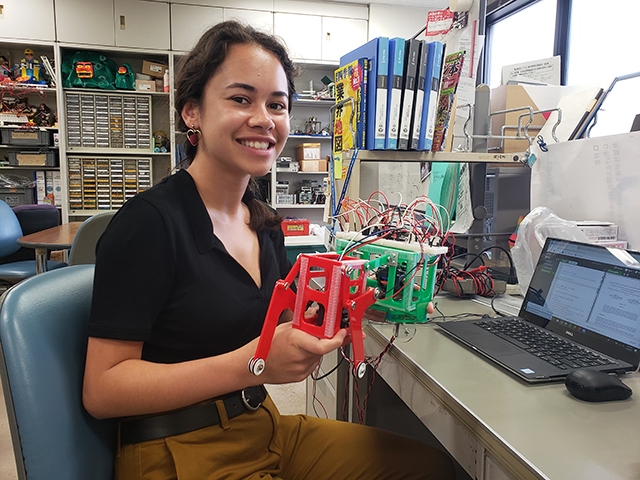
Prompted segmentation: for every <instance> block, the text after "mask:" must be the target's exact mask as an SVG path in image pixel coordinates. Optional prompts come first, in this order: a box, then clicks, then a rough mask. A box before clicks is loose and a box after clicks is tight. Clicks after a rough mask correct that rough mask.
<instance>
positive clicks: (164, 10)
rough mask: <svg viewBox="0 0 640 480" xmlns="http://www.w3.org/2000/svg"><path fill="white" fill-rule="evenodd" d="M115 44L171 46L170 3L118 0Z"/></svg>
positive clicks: (116, 3)
mask: <svg viewBox="0 0 640 480" xmlns="http://www.w3.org/2000/svg"><path fill="white" fill-rule="evenodd" d="M115 29H116V30H115V31H116V46H118V47H134V48H150V49H158V50H169V49H170V48H171V39H170V33H169V32H170V28H169V5H168V4H166V3H153V2H141V1H138V2H132V1H131V0H115Z"/></svg>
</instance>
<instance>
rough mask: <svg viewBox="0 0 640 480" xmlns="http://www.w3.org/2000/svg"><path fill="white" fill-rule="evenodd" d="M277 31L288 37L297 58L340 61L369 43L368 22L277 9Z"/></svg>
mask: <svg viewBox="0 0 640 480" xmlns="http://www.w3.org/2000/svg"><path fill="white" fill-rule="evenodd" d="M274 33H275V34H276V35H279V36H280V37H282V38H283V39H284V40H285V42H286V43H287V46H288V47H289V51H290V53H291V56H292V57H293V58H294V59H296V60H307V61H308V60H315V61H327V62H337V61H339V60H340V57H341V56H342V55H344V54H345V53H347V52H349V51H351V50H353V49H354V48H356V47H359V46H360V45H362V44H364V43H366V42H367V21H366V20H363V19H351V18H340V17H327V16H318V15H306V14H298V13H279V12H276V13H275V14H274Z"/></svg>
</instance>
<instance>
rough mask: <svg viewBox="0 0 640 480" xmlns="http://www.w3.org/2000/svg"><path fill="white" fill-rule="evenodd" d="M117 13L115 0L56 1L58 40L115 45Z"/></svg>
mask: <svg viewBox="0 0 640 480" xmlns="http://www.w3.org/2000/svg"><path fill="white" fill-rule="evenodd" d="M23 8H24V7H23ZM113 15H114V13H113V2H112V1H105V0H56V31H57V38H58V41H59V42H69V43H83V44H91V45H115V29H114V25H113Z"/></svg>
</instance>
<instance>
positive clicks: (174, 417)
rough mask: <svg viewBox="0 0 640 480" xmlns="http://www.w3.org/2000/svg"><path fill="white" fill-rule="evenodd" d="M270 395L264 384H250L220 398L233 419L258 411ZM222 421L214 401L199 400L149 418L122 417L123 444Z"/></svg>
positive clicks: (121, 434)
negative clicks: (245, 413)
mask: <svg viewBox="0 0 640 480" xmlns="http://www.w3.org/2000/svg"><path fill="white" fill-rule="evenodd" d="M265 398H267V391H266V389H265V388H264V386H262V385H257V386H255V387H248V388H245V389H244V390H239V391H237V392H233V393H231V394H229V395H225V396H224V397H221V398H220V400H222V402H223V403H224V408H225V410H226V412H227V417H228V418H229V419H232V418H234V417H237V416H238V415H241V414H243V413H244V412H246V411H247V410H249V411H253V410H257V409H258V407H260V405H262V402H264V400H265ZM219 423H220V414H219V413H218V407H217V406H216V404H215V401H214V400H211V401H209V402H207V403H199V404H197V405H193V406H191V407H187V408H183V409H181V410H176V411H173V412H169V413H161V414H158V415H153V416H150V417H143V418H135V419H129V420H122V421H121V422H120V444H121V445H130V444H133V443H140V442H146V441H149V440H155V439H157V438H164V437H170V436H172V435H180V434H181V433H187V432H192V431H194V430H198V429H200V428H205V427H209V426H211V425H217V424H219Z"/></svg>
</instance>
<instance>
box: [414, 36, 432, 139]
mask: <svg viewBox="0 0 640 480" xmlns="http://www.w3.org/2000/svg"><path fill="white" fill-rule="evenodd" d="M428 51H429V49H428V46H427V42H426V41H424V40H423V41H421V42H420V57H419V58H420V61H419V62H418V81H417V83H416V101H415V106H414V109H413V126H412V127H411V142H410V144H409V148H410V149H411V150H417V149H418V143H419V139H420V127H421V125H422V108H423V107H424V89H425V83H426V80H425V79H426V76H427V59H428V55H427V54H428Z"/></svg>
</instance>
